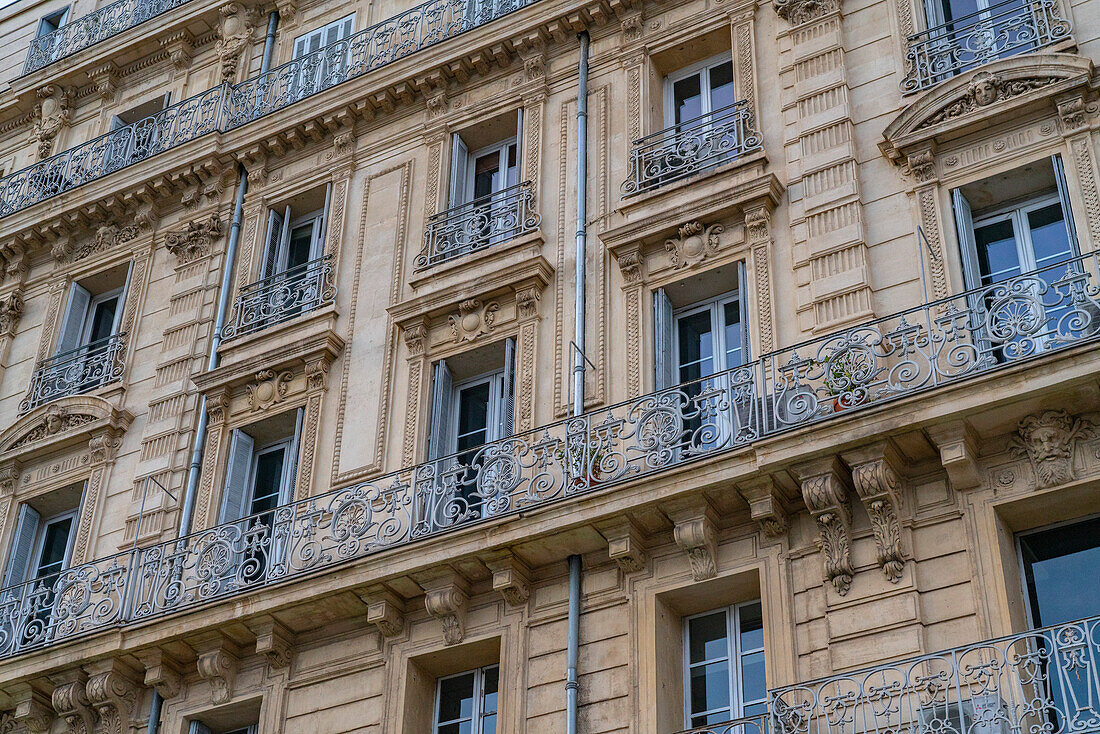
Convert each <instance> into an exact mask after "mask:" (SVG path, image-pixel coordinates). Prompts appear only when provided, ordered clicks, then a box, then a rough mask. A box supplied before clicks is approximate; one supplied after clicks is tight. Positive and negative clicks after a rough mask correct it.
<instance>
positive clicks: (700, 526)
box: [662, 497, 718, 581]
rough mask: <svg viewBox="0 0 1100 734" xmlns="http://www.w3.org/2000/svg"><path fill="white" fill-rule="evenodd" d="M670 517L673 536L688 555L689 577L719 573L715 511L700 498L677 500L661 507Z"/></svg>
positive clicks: (706, 576)
mask: <svg viewBox="0 0 1100 734" xmlns="http://www.w3.org/2000/svg"><path fill="white" fill-rule="evenodd" d="M662 509H663V510H664V512H665V514H666V515H668V518H669V519H670V520H672V523H673V528H672V539H673V540H675V541H676V545H678V546H679V547H680V550H682V551H683V552H684V553H686V554H687V557H688V562H689V563H690V564H691V577H692V578H693V579H695V580H696V581H705V580H706V579H710V578H714V577H715V576H717V575H718V533H717V530H716V526H717V522H716V521H717V513H715V511H714V508H713V507H711V506H710V503H709V502H707V501H706V499H704V498H703V497H690V498H687V499H684V500H677V501H674V502H672V503H670V504H669V505H667V506H665V507H663V508H662Z"/></svg>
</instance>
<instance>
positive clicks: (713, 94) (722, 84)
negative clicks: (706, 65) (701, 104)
mask: <svg viewBox="0 0 1100 734" xmlns="http://www.w3.org/2000/svg"><path fill="white" fill-rule="evenodd" d="M736 101H737V100H736V99H735V98H734V93H733V62H732V61H726V62H723V63H721V64H719V65H718V66H715V67H713V68H711V70H710V109H711V111H714V110H720V109H722V108H723V107H728V106H730V105H731V104H733V103H734V102H736Z"/></svg>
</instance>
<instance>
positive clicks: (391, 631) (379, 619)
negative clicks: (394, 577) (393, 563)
mask: <svg viewBox="0 0 1100 734" xmlns="http://www.w3.org/2000/svg"><path fill="white" fill-rule="evenodd" d="M360 598H361V599H362V600H363V602H364V603H365V604H366V605H367V622H368V623H369V624H373V625H374V626H375V627H377V628H378V631H379V632H380V633H382V636H383V637H397V636H399V635H400V634H401V633H403V632H404V631H405V600H404V599H402V598H401V597H399V596H398V595H397V594H395V593H393V592H392V591H390V590H389V589H387V588H386V587H384V586H376V587H373V588H370V589H367V590H366V591H365V592H363V593H362V594H361V595H360Z"/></svg>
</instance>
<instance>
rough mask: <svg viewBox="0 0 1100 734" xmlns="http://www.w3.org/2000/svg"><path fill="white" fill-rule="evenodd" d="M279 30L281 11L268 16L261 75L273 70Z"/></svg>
mask: <svg viewBox="0 0 1100 734" xmlns="http://www.w3.org/2000/svg"><path fill="white" fill-rule="evenodd" d="M278 28H279V11H278V10H272V11H271V14H270V15H268V16H267V37H266V38H264V55H263V59H262V60H261V61H260V73H261V74H266V73H267V72H268V71H269V70H270V69H271V56H272V54H273V53H274V51H275V31H276V30H278Z"/></svg>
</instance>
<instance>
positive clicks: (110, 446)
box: [88, 430, 122, 464]
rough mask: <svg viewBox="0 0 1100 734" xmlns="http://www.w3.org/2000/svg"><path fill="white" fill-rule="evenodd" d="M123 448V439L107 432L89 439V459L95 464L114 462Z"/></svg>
mask: <svg viewBox="0 0 1100 734" xmlns="http://www.w3.org/2000/svg"><path fill="white" fill-rule="evenodd" d="M121 447H122V437H121V436H119V435H118V434H117V433H116V432H115V431H111V430H107V431H103V432H102V433H98V434H96V435H95V436H92V437H91V438H89V439H88V458H89V460H90V461H91V463H93V464H102V463H106V462H108V461H113V460H114V458H115V456H116V455H117V454H118V450H119V448H121Z"/></svg>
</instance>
